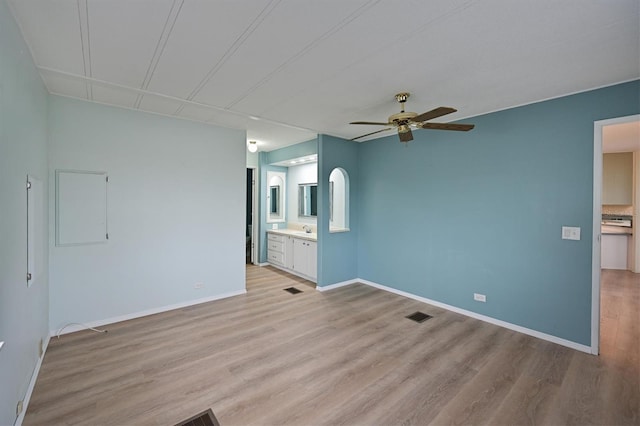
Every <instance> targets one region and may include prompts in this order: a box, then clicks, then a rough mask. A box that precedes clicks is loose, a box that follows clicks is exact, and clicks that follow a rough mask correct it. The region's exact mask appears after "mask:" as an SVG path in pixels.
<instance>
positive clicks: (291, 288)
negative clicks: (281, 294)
mask: <svg viewBox="0 0 640 426" xmlns="http://www.w3.org/2000/svg"><path fill="white" fill-rule="evenodd" d="M284 291H288V292H289V293H291V294H298V293H302V290H298V289H297V288H295V287H289V288H285V289H284Z"/></svg>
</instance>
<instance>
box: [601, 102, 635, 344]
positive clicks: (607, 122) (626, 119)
mask: <svg viewBox="0 0 640 426" xmlns="http://www.w3.org/2000/svg"><path fill="white" fill-rule="evenodd" d="M638 120H640V114H636V115H628V116H625V117H617V118H611V119H608V120H599V121H594V122H593V247H592V250H591V348H589V352H590V353H592V354H594V355H598V353H599V347H600V266H601V265H600V250H601V235H600V232H601V228H600V222H601V221H602V128H603V127H605V126H610V125H612V124H621V123H629V122H632V121H638Z"/></svg>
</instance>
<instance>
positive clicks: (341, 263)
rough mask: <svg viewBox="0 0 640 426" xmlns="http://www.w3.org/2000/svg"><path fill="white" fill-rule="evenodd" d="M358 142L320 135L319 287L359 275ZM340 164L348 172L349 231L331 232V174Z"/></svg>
mask: <svg viewBox="0 0 640 426" xmlns="http://www.w3.org/2000/svg"><path fill="white" fill-rule="evenodd" d="M359 145H360V144H358V143H356V142H351V141H348V140H345V139H340V138H336V137H333V136H327V135H320V136H319V137H318V190H319V191H320V200H319V206H318V286H319V287H322V286H327V285H330V284H335V283H339V282H343V281H347V280H352V279H355V278H357V277H358V220H357V218H358V217H359V209H358V197H357V194H358V193H359V192H360V187H359V179H358V176H359V170H358V169H359V167H358V148H359ZM336 167H341V168H343V169H344V170H345V171H346V172H347V173H348V174H349V194H350V200H349V213H350V220H349V227H350V231H349V232H337V233H329V175H330V174H331V171H332V170H333V169H334V168H336Z"/></svg>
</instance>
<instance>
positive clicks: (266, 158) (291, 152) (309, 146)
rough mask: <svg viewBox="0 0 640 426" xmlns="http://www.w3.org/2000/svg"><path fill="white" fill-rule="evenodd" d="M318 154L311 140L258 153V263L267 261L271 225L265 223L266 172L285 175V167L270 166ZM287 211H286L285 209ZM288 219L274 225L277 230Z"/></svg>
mask: <svg viewBox="0 0 640 426" xmlns="http://www.w3.org/2000/svg"><path fill="white" fill-rule="evenodd" d="M317 153H318V140H317V139H311V140H308V141H305V142H301V143H299V144H296V145H291V146H287V147H285V148H280V149H276V150H275V151H270V152H260V153H259V164H260V166H259V169H260V183H259V185H260V189H259V192H258V194H259V195H260V197H259V198H260V201H259V210H258V211H259V212H260V220H259V222H260V229H259V233H260V237H259V242H260V247H259V250H258V252H259V255H258V258H259V259H260V263H265V262H266V261H267V230H268V229H271V227H272V225H273V224H271V223H267V207H266V205H267V204H266V203H267V192H266V191H267V190H266V188H267V172H268V171H276V172H283V173H285V174H287V173H288V170H289V169H288V168H287V167H281V166H272V165H271V164H272V163H277V162H280V161H286V160H290V159H293V158H299V157H304V156H307V155H313V154H317ZM285 211H288V209H285ZM288 221H289V218H288V217H286V216H285V222H279V223H277V224H275V225H276V226H277V227H278V228H279V229H280V228H282V229H284V228H286V227H287V222H288Z"/></svg>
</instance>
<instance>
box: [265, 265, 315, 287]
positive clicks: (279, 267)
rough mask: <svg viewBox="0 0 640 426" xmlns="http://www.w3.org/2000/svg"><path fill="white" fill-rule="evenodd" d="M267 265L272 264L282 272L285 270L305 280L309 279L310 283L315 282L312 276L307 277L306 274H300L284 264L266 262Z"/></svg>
mask: <svg viewBox="0 0 640 426" xmlns="http://www.w3.org/2000/svg"><path fill="white" fill-rule="evenodd" d="M267 265H268V266H273V267H274V268H276V269H280V270H281V271H283V272H286V273H288V274H291V275H295V276H296V277H300V278H304V279H305V280H307V281H311V282H312V283H316V280H315V279H314V278H313V277H309V276H307V275H304V274H301V273H299V272H296V271H293V270H291V269H289V268H285V267H284V266H280V265H276V264H275V263H267Z"/></svg>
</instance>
